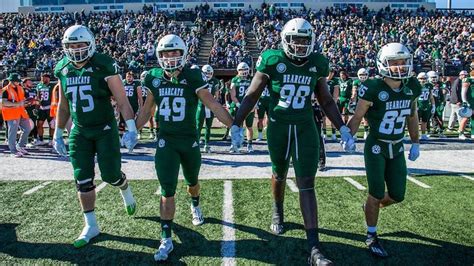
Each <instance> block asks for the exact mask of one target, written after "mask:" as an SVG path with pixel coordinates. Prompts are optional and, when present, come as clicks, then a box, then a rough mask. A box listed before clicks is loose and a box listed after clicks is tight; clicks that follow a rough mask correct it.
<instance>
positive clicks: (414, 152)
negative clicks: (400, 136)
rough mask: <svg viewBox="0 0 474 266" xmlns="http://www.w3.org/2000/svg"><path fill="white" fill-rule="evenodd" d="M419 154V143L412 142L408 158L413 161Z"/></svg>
mask: <svg viewBox="0 0 474 266" xmlns="http://www.w3.org/2000/svg"><path fill="white" fill-rule="evenodd" d="M419 156H420V143H412V144H411V148H410V151H409V152H408V160H410V161H415V160H416V159H418V157H419Z"/></svg>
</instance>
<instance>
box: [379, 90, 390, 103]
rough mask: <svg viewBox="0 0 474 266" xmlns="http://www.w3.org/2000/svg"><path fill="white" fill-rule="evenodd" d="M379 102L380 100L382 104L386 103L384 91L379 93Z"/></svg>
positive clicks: (386, 94) (386, 93) (386, 95)
mask: <svg viewBox="0 0 474 266" xmlns="http://www.w3.org/2000/svg"><path fill="white" fill-rule="evenodd" d="M379 100H381V101H382V102H385V101H387V100H388V92H386V91H381V92H379Z"/></svg>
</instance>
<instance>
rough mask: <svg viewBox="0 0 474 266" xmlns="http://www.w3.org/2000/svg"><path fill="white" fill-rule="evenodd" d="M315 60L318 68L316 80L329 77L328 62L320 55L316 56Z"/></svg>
mask: <svg viewBox="0 0 474 266" xmlns="http://www.w3.org/2000/svg"><path fill="white" fill-rule="evenodd" d="M315 59H316V62H317V67H318V69H317V71H318V72H317V74H318V79H320V78H325V77H327V76H329V60H328V59H327V58H326V57H325V56H324V55H322V54H320V53H317V54H316V57H315Z"/></svg>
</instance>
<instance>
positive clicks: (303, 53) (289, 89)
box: [231, 18, 355, 265]
mask: <svg viewBox="0 0 474 266" xmlns="http://www.w3.org/2000/svg"><path fill="white" fill-rule="evenodd" d="M281 39H282V45H283V49H280V50H266V51H265V52H263V53H262V54H261V55H260V57H259V59H258V61H257V64H256V70H257V71H256V74H255V76H254V78H253V80H252V83H251V85H250V87H249V89H248V91H247V95H246V96H245V98H244V99H243V101H242V103H241V105H240V108H239V110H238V111H237V114H236V116H235V121H234V124H233V126H232V128H231V133H232V142H233V143H236V144H237V143H238V142H239V141H241V140H240V139H239V137H240V135H239V134H238V132H239V131H240V130H241V129H240V126H241V125H242V122H243V121H244V120H245V118H246V117H247V115H248V114H249V113H250V112H251V111H252V110H253V108H254V106H255V104H256V103H257V101H258V99H259V97H260V95H261V94H262V92H263V90H264V88H265V86H266V85H267V84H269V91H270V104H269V110H270V112H269V114H270V115H269V123H268V127H267V138H268V139H267V143H268V150H269V153H270V159H271V161H272V172H273V175H272V193H273V198H274V202H273V213H272V223H271V226H270V230H271V231H272V232H273V233H275V234H281V233H283V220H284V219H283V201H284V192H285V186H286V176H287V173H288V167H289V162H290V157H291V158H292V159H293V165H294V169H295V174H296V183H297V186H298V189H299V197H300V208H301V212H302V215H303V220H304V227H305V230H306V236H307V240H308V248H309V250H310V252H311V255H310V257H309V263H310V264H311V265H331V264H332V262H331V261H330V260H329V259H327V258H325V257H324V256H323V254H322V253H321V251H320V242H319V234H318V219H317V215H318V212H317V204H316V195H315V191H314V181H315V176H316V171H317V168H318V156H319V134H318V131H317V130H316V125H315V122H314V118H313V110H312V106H311V94H313V93H315V95H316V98H317V99H318V102H319V103H320V105H321V108H322V109H323V110H324V112H325V113H326V115H327V117H328V118H329V120H330V121H331V122H333V123H334V125H335V126H336V128H338V129H339V131H340V132H341V138H342V142H343V146H344V148H345V149H346V150H348V151H350V150H352V149H353V148H355V145H354V139H353V137H352V135H351V134H350V130H349V128H348V127H347V126H345V125H344V123H343V121H342V117H341V114H340V113H339V111H338V108H337V105H336V103H335V102H334V100H333V98H332V95H330V93H329V90H328V88H327V83H326V77H327V76H328V73H329V63H328V60H327V59H326V58H325V57H324V56H323V55H321V54H319V53H316V52H313V50H314V45H315V39H316V37H315V35H314V32H313V27H312V26H311V24H310V23H309V22H308V21H306V20H304V19H301V18H295V19H292V20H290V21H288V22H287V23H286V24H285V26H284V27H283V29H282V32H281ZM236 144H235V145H236Z"/></svg>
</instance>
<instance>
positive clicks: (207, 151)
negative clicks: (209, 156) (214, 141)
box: [204, 145, 211, 153]
mask: <svg viewBox="0 0 474 266" xmlns="http://www.w3.org/2000/svg"><path fill="white" fill-rule="evenodd" d="M204 152H206V153H211V147H209V145H204Z"/></svg>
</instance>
